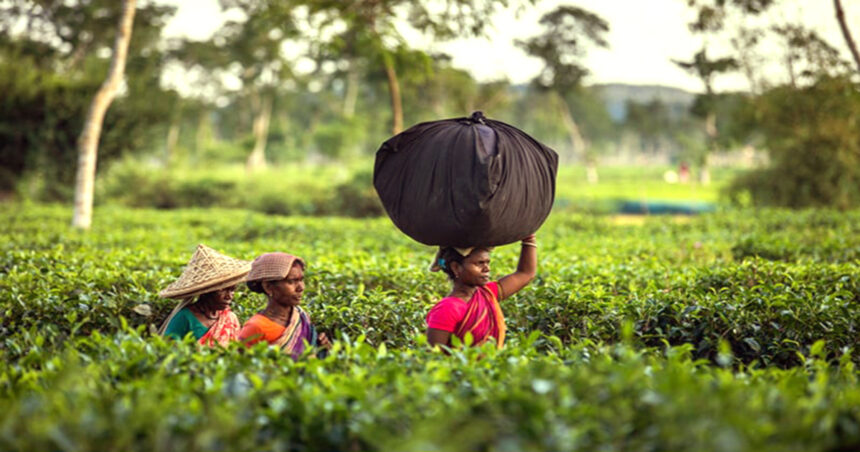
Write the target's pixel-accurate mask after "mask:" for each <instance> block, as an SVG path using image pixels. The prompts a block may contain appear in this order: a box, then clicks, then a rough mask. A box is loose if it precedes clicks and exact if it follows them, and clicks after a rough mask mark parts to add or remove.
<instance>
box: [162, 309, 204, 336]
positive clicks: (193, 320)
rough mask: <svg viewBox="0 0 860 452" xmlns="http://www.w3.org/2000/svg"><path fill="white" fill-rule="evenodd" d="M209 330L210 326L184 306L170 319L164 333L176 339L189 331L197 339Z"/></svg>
mask: <svg viewBox="0 0 860 452" xmlns="http://www.w3.org/2000/svg"><path fill="white" fill-rule="evenodd" d="M207 331H209V328H206V326H204V325H203V324H202V323H200V321H199V320H197V317H194V314H193V313H192V312H191V310H190V309H188V308H182V310H180V311H179V312H177V313H176V315H175V316H174V317H173V319H171V320H170V323H169V324H168V325H167V329H166V330H164V335H165V336H166V337H172V338H174V339H182V338H184V337H185V336H186V335H187V334H188V333H192V334H193V335H194V338H195V339H200V338H201V337H203V335H204V334H206V332H207Z"/></svg>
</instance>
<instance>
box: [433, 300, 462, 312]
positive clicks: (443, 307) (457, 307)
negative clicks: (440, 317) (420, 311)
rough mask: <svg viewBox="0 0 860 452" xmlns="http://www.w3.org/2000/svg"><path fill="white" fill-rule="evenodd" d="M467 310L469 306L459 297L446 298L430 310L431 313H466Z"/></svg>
mask: <svg viewBox="0 0 860 452" xmlns="http://www.w3.org/2000/svg"><path fill="white" fill-rule="evenodd" d="M467 308H468V304H467V303H466V302H465V301H463V300H462V299H460V298H457V297H445V298H443V299H441V300H439V301H437V302H436V304H434V305H433V307H432V308H430V312H431V313H437V312H440V311H445V312H466V309H467Z"/></svg>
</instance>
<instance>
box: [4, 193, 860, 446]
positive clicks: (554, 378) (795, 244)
mask: <svg viewBox="0 0 860 452" xmlns="http://www.w3.org/2000/svg"><path fill="white" fill-rule="evenodd" d="M0 215H2V218H3V220H2V222H0V320H2V321H0V355H2V362H3V363H4V364H3V366H2V367H0V406H2V407H3V410H0V450H64V451H66V450H68V451H72V450H240V451H241V450H287V451H299V450H349V451H356V450H405V451H409V450H416V451H417V450H442V451H445V450H450V451H459V450H493V451H504V450H524V451H529V450H643V451H653V450H679V451H684V450H690V451H693V450H695V451H702V450H705V451H710V450H713V451H722V450H725V451H729V450H731V451H744V450H749V451H757V450H804V451H806V450H810V451H816V450H820V451H826V450H833V451H835V450H856V449H857V448H858V447H860V408H858V407H860V390H858V385H857V371H856V365H857V363H858V361H860V360H858V358H857V354H856V353H854V352H853V351H854V350H856V348H857V341H858V330H857V320H856V319H858V309H860V308H858V305H860V304H858V302H860V282H858V281H860V278H858V276H860V270H858V263H860V226H859V225H860V222H858V220H860V213H858V212H848V213H839V212H833V211H804V212H791V211H782V210H768V211H730V212H718V213H713V214H708V215H704V216H700V217H695V218H683V219H672V218H645V219H644V220H643V221H640V222H637V223H635V224H627V223H621V224H618V223H616V222H615V221H613V219H612V218H608V217H592V216H583V215H576V214H570V213H560V212H556V213H554V214H553V215H552V216H551V217H550V219H549V221H548V222H547V223H546V224H545V225H544V227H543V228H542V229H541V231H539V232H538V241H539V246H540V248H539V262H540V264H539V270H538V277H537V278H536V280H535V281H534V282H533V283H532V284H531V285H530V286H529V287H528V288H526V289H525V290H523V291H522V292H520V293H519V294H517V295H515V296H514V297H512V298H510V299H508V300H505V301H504V302H503V309H504V310H505V313H506V318H507V321H508V330H509V334H508V336H509V341H508V345H507V346H506V348H505V349H504V350H503V351H501V352H497V351H495V350H493V349H491V348H483V349H476V350H473V349H467V350H454V351H452V352H451V355H450V356H446V355H444V354H440V353H432V352H429V351H428V350H427V349H426V346H425V342H424V339H423V336H422V333H423V329H424V323H423V322H424V316H425V315H426V312H427V311H428V310H429V308H430V306H431V305H432V304H433V303H434V302H435V301H436V300H437V299H439V298H440V297H441V296H443V295H444V294H445V293H447V291H448V290H449V283H448V282H447V281H446V280H445V278H444V277H443V276H442V275H439V274H432V273H429V272H428V271H427V267H428V266H429V261H430V258H431V257H432V255H433V253H434V250H433V249H431V248H429V247H425V246H422V245H419V244H416V243H415V242H412V241H411V240H410V239H408V238H407V237H405V236H404V235H403V234H401V233H399V232H398V231H397V230H396V229H395V228H394V227H393V226H392V225H391V224H390V222H389V221H388V220H387V219H369V220H354V219H346V218H325V217H315V218H308V217H286V218H285V217H275V216H266V215H263V214H259V213H253V212H250V211H245V210H229V209H185V210H172V211H153V210H129V209H124V208H114V207H100V208H98V209H97V210H96V214H95V221H94V225H95V226H94V229H93V230H92V231H90V232H89V233H80V232H75V231H72V230H70V229H69V228H68V224H69V221H70V212H69V209H68V208H66V207H60V206H55V207H52V206H40V205H29V204H2V205H0ZM197 243H206V244H208V245H210V246H213V247H215V248H216V249H218V250H221V251H223V252H225V253H227V254H229V255H232V256H235V257H240V258H245V259H252V258H253V257H254V256H256V255H257V254H259V253H262V252H266V251H273V250H283V251H289V252H292V253H294V254H297V255H300V256H302V257H304V258H305V259H306V260H307V262H308V264H309V267H308V269H307V273H306V275H307V289H306V292H305V303H306V305H307V309H308V310H309V311H310V313H311V316H312V317H313V318H314V320H315V322H316V323H317V324H318V326H319V328H320V329H322V330H324V331H326V332H328V333H330V335H331V336H332V337H334V338H336V349H335V350H334V351H333V353H332V354H331V356H330V357H329V358H326V359H324V360H319V359H303V360H300V361H298V362H292V361H291V360H289V359H285V358H284V357H283V356H281V355H279V354H278V353H276V352H275V351H273V350H268V349H266V347H265V346H262V345H261V346H258V347H256V348H254V349H251V350H244V349H242V348H241V347H240V346H238V345H235V346H233V347H231V348H230V349H227V350H208V349H206V350H203V349H200V348H199V347H196V346H194V345H192V344H191V343H183V344H177V343H175V342H172V341H164V340H163V339H161V338H159V337H157V336H154V335H152V334H151V331H152V330H154V329H155V328H156V327H157V326H158V325H160V323H161V322H162V321H163V319H164V318H165V316H166V315H167V313H168V312H169V310H170V309H171V308H172V307H173V303H174V302H173V301H171V300H163V299H160V298H158V296H157V295H156V294H157V292H158V291H159V290H160V289H161V288H163V287H165V286H166V285H167V284H169V283H170V282H171V281H172V280H173V279H174V278H176V277H177V276H178V275H179V274H180V272H181V269H182V267H183V266H184V264H185V263H186V262H187V259H188V258H189V257H190V255H191V253H192V251H193V249H194V247H195V246H196V244H197ZM517 252H518V247H517V246H506V247H500V248H497V249H496V250H495V251H494V252H493V263H492V268H493V271H494V273H495V274H496V275H503V274H505V273H507V272H509V271H511V270H513V268H514V266H515V264H516V262H515V261H516V256H517ZM263 303H264V301H263V299H262V297H261V296H259V295H257V294H254V293H251V292H250V291H248V290H247V289H243V288H240V290H239V291H237V293H236V297H235V299H234V310H235V311H236V312H237V314H238V315H239V317H240V318H242V319H245V318H248V317H249V316H250V315H252V314H253V313H254V312H255V311H256V310H259V309H260V308H261V307H262V306H263Z"/></svg>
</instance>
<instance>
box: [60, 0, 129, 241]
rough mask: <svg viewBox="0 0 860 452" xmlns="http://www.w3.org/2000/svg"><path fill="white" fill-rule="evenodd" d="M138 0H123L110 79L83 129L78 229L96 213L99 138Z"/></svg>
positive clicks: (77, 192) (74, 223)
mask: <svg viewBox="0 0 860 452" xmlns="http://www.w3.org/2000/svg"><path fill="white" fill-rule="evenodd" d="M136 3H137V0H123V3H122V15H121V16H120V19H119V29H118V30H117V34H116V40H115V41H114V48H113V58H111V64H110V70H109V71H108V76H107V79H105V81H104V83H102V86H101V87H99V90H98V92H97V93H96V95H95V97H93V101H92V103H91V104H90V108H89V110H88V111H87V117H86V120H85V122H84V128H83V130H82V131H81V135H80V137H78V171H77V175H76V177H75V212H74V215H73V217H72V226H73V227H76V228H79V229H89V227H90V225H91V224H92V216H93V187H94V185H95V178H96V158H97V156H98V145H99V137H100V136H101V132H102V124H103V123H104V118H105V113H106V112H107V109H108V107H110V104H111V102H112V101H113V99H114V97H115V96H116V92H117V90H118V89H119V86H120V83H121V82H122V78H123V73H124V72H125V60H126V56H127V55H128V43H129V41H131V27H132V24H133V23H134V11H135V6H136Z"/></svg>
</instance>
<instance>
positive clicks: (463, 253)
mask: <svg viewBox="0 0 860 452" xmlns="http://www.w3.org/2000/svg"><path fill="white" fill-rule="evenodd" d="M521 245H522V248H521V250H520V260H519V263H518V264H517V270H516V271H515V272H513V273H511V274H509V275H507V276H505V277H503V278H501V279H499V280H498V281H492V282H491V281H490V249H489V248H480V247H473V248H453V247H443V248H440V249H439V252H438V253H437V254H436V258H435V259H434V261H433V265H432V266H431V267H430V271H439V270H442V271H444V272H445V273H446V274H447V275H448V279H450V280H451V282H452V283H453V287H452V289H451V293H449V294H448V296H447V297H445V298H443V299H441V300H440V301H439V302H438V303H436V305H434V306H433V308H432V309H430V312H429V313H428V314H427V341H428V342H429V343H430V344H431V345H447V346H450V345H451V336H452V335H453V336H456V337H457V338H458V339H460V341H464V340H465V338H466V335H467V334H469V335H471V336H472V345H481V344H483V343H484V342H486V341H488V340H489V339H490V338H493V339H494V340H495V341H496V346H497V347H498V348H502V346H503V345H504V344H505V317H504V315H502V308H501V306H500V305H499V300H504V299H505V298H507V297H510V296H511V295H513V294H515V293H517V292H519V291H520V290H521V289H522V288H523V287H525V286H526V285H528V283H529V282H531V280H532V279H533V278H534V277H535V272H536V271H537V241H536V239H535V236H534V234H532V235H530V236H528V237H526V238H524V239H523V240H522V243H521Z"/></svg>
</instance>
